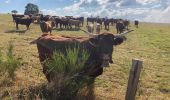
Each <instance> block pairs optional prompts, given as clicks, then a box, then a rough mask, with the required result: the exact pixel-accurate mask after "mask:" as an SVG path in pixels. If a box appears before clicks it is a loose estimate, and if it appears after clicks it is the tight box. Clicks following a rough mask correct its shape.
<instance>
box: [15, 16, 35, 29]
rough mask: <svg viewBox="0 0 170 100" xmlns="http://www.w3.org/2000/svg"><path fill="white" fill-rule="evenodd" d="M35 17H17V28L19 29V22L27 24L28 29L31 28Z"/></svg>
mask: <svg viewBox="0 0 170 100" xmlns="http://www.w3.org/2000/svg"><path fill="white" fill-rule="evenodd" d="M32 21H33V19H32V18H30V17H27V18H18V17H16V18H15V23H16V29H17V30H18V24H21V25H26V27H27V30H28V29H29V26H30V24H31V23H32Z"/></svg>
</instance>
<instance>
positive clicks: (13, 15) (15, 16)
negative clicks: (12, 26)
mask: <svg viewBox="0 0 170 100" xmlns="http://www.w3.org/2000/svg"><path fill="white" fill-rule="evenodd" d="M22 17H24V15H18V14H12V19H13V22H15V19H16V18H22Z"/></svg>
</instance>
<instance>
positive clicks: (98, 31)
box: [96, 23, 101, 34]
mask: <svg viewBox="0 0 170 100" xmlns="http://www.w3.org/2000/svg"><path fill="white" fill-rule="evenodd" d="M100 28H101V25H100V24H99V23H97V24H96V34H100V30H101V29H100Z"/></svg>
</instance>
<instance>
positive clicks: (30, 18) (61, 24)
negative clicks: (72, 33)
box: [12, 14, 139, 34]
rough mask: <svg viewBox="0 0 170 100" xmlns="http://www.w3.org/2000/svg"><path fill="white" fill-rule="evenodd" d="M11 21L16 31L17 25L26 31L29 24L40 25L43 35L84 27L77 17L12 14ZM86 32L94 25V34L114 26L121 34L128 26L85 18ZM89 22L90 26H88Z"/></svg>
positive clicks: (112, 20)
mask: <svg viewBox="0 0 170 100" xmlns="http://www.w3.org/2000/svg"><path fill="white" fill-rule="evenodd" d="M12 18H13V21H14V22H15V23H16V29H17V30H18V29H19V28H18V24H22V25H26V28H27V30H28V29H29V26H30V24H31V23H33V22H34V23H38V24H40V28H41V30H42V32H43V33H48V32H50V33H51V32H52V29H53V28H54V27H55V28H59V29H72V28H73V26H75V29H80V27H82V26H83V25H84V22H85V18H84V17H77V18H74V17H73V16H65V17H59V16H50V15H42V14H41V15H17V14H12ZM86 21H87V25H86V28H87V31H88V32H89V33H93V32H94V26H95V25H96V33H97V34H99V33H100V30H101V29H102V26H103V25H104V29H105V30H109V26H110V25H112V26H113V25H115V28H116V30H117V33H122V32H123V31H124V30H126V29H127V30H128V26H129V24H130V21H129V20H123V19H113V18H110V19H109V18H99V17H97V18H92V17H88V18H87V20H86ZM89 22H90V24H89ZM138 24H139V22H138V21H135V26H136V27H138Z"/></svg>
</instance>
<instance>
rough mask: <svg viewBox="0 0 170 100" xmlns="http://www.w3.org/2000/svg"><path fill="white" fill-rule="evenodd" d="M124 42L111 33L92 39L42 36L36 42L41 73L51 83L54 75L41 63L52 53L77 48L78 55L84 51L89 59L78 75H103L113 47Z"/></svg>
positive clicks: (120, 37)
mask: <svg viewBox="0 0 170 100" xmlns="http://www.w3.org/2000/svg"><path fill="white" fill-rule="evenodd" d="M123 41H124V38H123V37H122V36H115V35H113V34H112V33H102V34H99V35H96V36H94V37H90V38H89V37H78V38H76V37H64V36H52V35H48V34H47V35H46V34H44V35H43V36H41V37H40V38H38V39H37V40H36V43H37V48H38V53H39V58H40V62H41V63H42V66H43V73H44V74H45V76H46V78H47V80H48V82H51V81H53V80H54V79H53V78H54V77H55V76H54V75H55V74H54V73H53V72H51V71H49V70H48V68H47V67H46V66H45V64H44V63H43V62H44V61H45V60H46V59H50V58H51V57H52V55H53V52H54V51H61V52H62V53H63V54H65V53H66V51H67V48H70V47H71V48H70V49H74V48H75V47H77V46H78V47H79V53H81V51H83V50H86V51H87V52H88V53H89V55H90V56H89V58H88V60H87V61H86V62H85V65H84V68H85V69H83V71H81V72H80V73H79V74H81V75H88V76H90V77H94V78H95V77H97V76H99V75H101V74H102V73H103V67H107V66H109V61H110V59H111V56H112V52H113V46H115V45H119V44H121V43H122V42H123Z"/></svg>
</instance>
